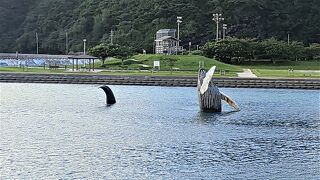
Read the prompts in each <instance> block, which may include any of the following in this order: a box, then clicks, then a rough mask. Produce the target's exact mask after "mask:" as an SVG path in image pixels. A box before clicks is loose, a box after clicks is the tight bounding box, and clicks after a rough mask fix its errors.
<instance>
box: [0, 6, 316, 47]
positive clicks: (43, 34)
mask: <svg viewBox="0 0 320 180" xmlns="http://www.w3.org/2000/svg"><path fill="white" fill-rule="evenodd" d="M217 12H219V13H223V16H224V17H225V21H224V23H226V24H228V26H229V29H228V35H229V36H237V37H250V38H258V39H265V38H269V37H276V38H277V39H282V40H286V38H287V34H288V32H289V33H290V35H291V38H292V40H298V41H303V42H304V43H311V42H319V41H320V0H0V52H15V51H16V50H18V51H19V52H24V53H34V52H35V49H36V48H35V47H36V41H35V34H36V32H38V34H39V42H40V53H64V52H65V49H66V48H65V37H66V32H68V36H69V45H70V48H69V49H70V50H71V51H80V50H81V48H82V40H83V39H87V40H88V45H89V47H92V46H94V45H96V44H98V43H99V42H109V41H110V32H111V30H114V40H115V43H118V44H122V45H130V46H133V47H136V48H139V49H142V48H144V49H147V50H148V51H149V52H150V51H151V50H152V47H153V38H154V34H155V32H156V31H157V30H158V29H161V28H176V26H177V25H176V17H177V16H182V17H183V23H182V24H181V39H182V41H183V42H182V44H187V43H188V42H189V41H192V42H193V44H203V43H204V42H206V41H207V40H209V39H213V38H214V36H215V35H214V32H215V24H214V22H213V21H212V20H211V19H212V14H213V13H217Z"/></svg>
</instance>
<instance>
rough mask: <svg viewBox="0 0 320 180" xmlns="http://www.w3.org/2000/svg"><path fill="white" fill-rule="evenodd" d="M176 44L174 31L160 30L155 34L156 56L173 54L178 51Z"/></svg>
mask: <svg viewBox="0 0 320 180" xmlns="http://www.w3.org/2000/svg"><path fill="white" fill-rule="evenodd" d="M178 42H179V40H178V39H177V38H176V30H175V29H160V30H159V31H157V34H156V40H155V43H156V46H155V53H156V54H168V55H170V54H175V53H176V52H177V51H178Z"/></svg>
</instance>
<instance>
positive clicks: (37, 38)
mask: <svg viewBox="0 0 320 180" xmlns="http://www.w3.org/2000/svg"><path fill="white" fill-rule="evenodd" d="M36 43H37V54H39V36H38V33H37V32H36Z"/></svg>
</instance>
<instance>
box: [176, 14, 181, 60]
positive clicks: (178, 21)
mask: <svg viewBox="0 0 320 180" xmlns="http://www.w3.org/2000/svg"><path fill="white" fill-rule="evenodd" d="M177 23H178V43H177V51H176V54H178V49H180V23H182V17H180V16H178V17H177Z"/></svg>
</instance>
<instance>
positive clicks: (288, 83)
mask: <svg viewBox="0 0 320 180" xmlns="http://www.w3.org/2000/svg"><path fill="white" fill-rule="evenodd" d="M0 82H8V83H58V84H104V85H135V86H172V87H196V86H197V78H195V77H170V76H165V77H160V76H152V77H150V76H111V75H78V74H20V73H0ZM216 82H217V84H218V86H219V87H231V88H281V89H282V88H283V89H320V79H273V78H270V79H267V78H252V79H250V78H216Z"/></svg>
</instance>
